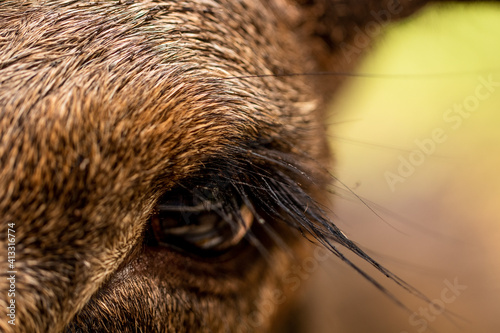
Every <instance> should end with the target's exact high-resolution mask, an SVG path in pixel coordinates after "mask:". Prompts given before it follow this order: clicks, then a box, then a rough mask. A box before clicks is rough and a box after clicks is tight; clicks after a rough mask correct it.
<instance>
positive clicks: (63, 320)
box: [0, 0, 425, 333]
mask: <svg viewBox="0 0 500 333" xmlns="http://www.w3.org/2000/svg"><path fill="white" fill-rule="evenodd" d="M424 2H425V1H417V0H413V1H411V0H406V1H405V0H402V1H398V2H395V1H392V0H387V1H373V0H353V1H336V0H309V1H304V0H267V1H264V0H262V1H260V0H239V1H236V0H184V1H170V0H165V1H156V0H144V1H134V0H132V1H75V0H48V1H36V0H31V1H30V0H27V1H21V0H20V1H11V0H7V1H2V2H0V114H1V116H0V163H1V164H0V166H1V168H0V221H1V223H0V235H1V238H0V244H1V248H2V251H4V252H3V253H5V249H7V247H8V246H11V245H8V244H7V243H15V245H13V246H14V247H15V265H14V267H15V269H14V270H15V271H16V273H15V274H14V273H9V271H12V269H10V268H9V267H8V261H7V258H6V257H5V256H4V255H3V254H2V261H1V262H0V290H1V297H0V317H1V320H0V330H1V331H2V332H6V333H10V332H265V331H272V332H278V331H279V330H284V331H287V332H291V331H292V329H291V328H290V327H289V326H286V324H287V320H289V319H290V318H291V317H290V316H293V315H295V314H294V312H293V309H294V308H295V306H296V304H294V302H295V301H296V299H295V298H294V296H293V293H292V292H291V291H290V290H287V289H286V288H284V286H283V285H282V284H283V281H282V279H281V276H282V275H283V274H284V273H285V272H286V271H287V270H289V269H290V267H291V265H292V264H293V262H294V260H297V258H298V257H300V256H302V255H305V254H306V253H307V252H306V249H307V247H305V246H304V244H307V243H308V241H309V240H312V241H315V242H317V243H320V244H323V245H324V246H325V247H326V248H328V249H329V250H331V251H332V252H333V253H335V254H336V255H337V256H339V257H340V258H341V259H342V260H344V261H346V262H349V261H348V260H347V259H346V258H345V257H344V256H343V255H342V253H341V252H340V251H339V250H338V249H337V248H336V245H335V244H334V243H338V244H340V245H342V246H344V247H346V248H347V249H349V250H351V251H353V252H355V253H356V254H358V255H359V256H361V257H363V258H364V259H366V260H367V261H369V262H370V263H372V264H373V265H375V266H376V267H377V268H378V269H379V270H381V271H382V272H384V273H385V274H386V275H388V276H390V277H392V278H393V279H394V280H395V281H397V282H398V283H400V284H402V285H403V286H405V287H407V286H406V285H404V283H403V282H402V281H400V280H398V279H397V278H396V277H395V276H393V275H392V274H391V273H390V272H388V271H387V270H385V269H384V268H382V267H381V266H379V265H378V264H377V263H376V262H375V261H373V260H372V259H371V258H370V257H369V256H368V255H366V254H365V253H363V252H362V251H361V250H360V249H359V248H358V247H357V246H356V245H355V244H354V243H353V242H351V241H350V240H349V239H347V238H346V237H345V236H344V235H343V233H342V232H341V231H340V230H339V229H338V228H337V227H336V226H335V225H334V224H333V223H332V222H331V221H330V220H329V218H328V216H327V214H326V213H325V210H326V209H325V208H323V207H324V205H325V204H327V201H328V200H327V196H326V192H327V191H326V188H327V185H328V183H329V181H330V179H331V178H332V177H331V176H330V175H329V174H328V172H326V171H325V170H326V168H327V167H328V163H329V160H330V156H329V153H328V148H327V143H326V135H325V128H324V121H323V120H324V119H323V117H324V114H323V110H324V105H325V104H326V101H327V99H328V97H329V95H328V94H329V93H327V92H326V91H327V90H328V91H329V92H331V90H332V88H331V87H332V86H331V85H330V86H329V88H328V89H325V78H324V77H323V76H321V77H319V76H314V75H295V74H306V73H317V72H321V71H340V70H349V68H348V67H341V65H340V62H339V61H337V60H338V58H339V56H340V55H341V52H342V50H341V48H340V45H341V44H342V43H344V44H346V45H348V44H349V43H351V42H352V40H353V39H354V38H355V36H356V31H358V29H357V28H359V27H362V26H364V25H365V24H366V23H368V22H370V21H373V13H374V12H377V13H379V12H380V11H386V12H387V10H388V8H397V11H392V12H390V13H391V14H390V15H386V16H387V19H396V18H399V17H403V16H406V15H409V14H411V13H413V12H414V11H415V10H417V9H418V8H419V7H420V6H421V5H422V4H423V3H424ZM387 13H389V12H387ZM353 56H354V55H353ZM353 60H354V59H353ZM336 83H337V81H335V82H333V85H335V84H336ZM207 226H209V227H207ZM9 230H10V231H9ZM11 234H13V235H14V236H15V237H14V238H15V241H14V242H11V240H9V241H8V242H7V239H11V237H10V236H9V237H8V236H7V235H11ZM303 236H304V237H303ZM14 238H12V239H14ZM349 263H350V262H349ZM351 265H352V266H353V267H355V266H354V265H353V264H351ZM355 268H356V267H355ZM356 269H357V268H356ZM360 272H361V271H360ZM361 273H362V272H361ZM12 274H14V275H15V290H14V291H13V292H14V295H13V296H12V295H10V293H9V290H11V289H12V288H11V281H10V280H8V279H7V278H10V277H11V276H12ZM362 274H364V273H362ZM365 276H366V277H367V278H368V279H371V278H370V277H369V276H368V275H366V274H365ZM371 281H372V282H373V283H375V284H377V283H376V282H375V281H374V280H372V279H371ZM380 288H381V287H380ZM407 288H409V287H407ZM276 290H280V291H282V294H281V295H280V297H279V298H280V300H282V301H280V302H278V303H276V304H274V306H272V307H269V306H267V307H266V311H261V312H259V313H260V314H261V316H260V317H259V318H252V320H250V319H249V318H251V315H252V314H253V313H255V310H256V309H260V308H262V307H263V306H264V305H265V304H269V302H268V301H267V300H269V299H270V298H271V299H272V298H276V297H277V296H276V295H274V294H273V293H274V292H275V291H276ZM11 293H12V290H11ZM11 300H14V302H12V301H11ZM11 304H15V316H14V317H12V316H11V317H8V314H9V313H12V311H10V310H9V308H8V307H9V306H10V305H11ZM9 320H12V322H11V323H9ZM12 323H15V325H13V324H12Z"/></svg>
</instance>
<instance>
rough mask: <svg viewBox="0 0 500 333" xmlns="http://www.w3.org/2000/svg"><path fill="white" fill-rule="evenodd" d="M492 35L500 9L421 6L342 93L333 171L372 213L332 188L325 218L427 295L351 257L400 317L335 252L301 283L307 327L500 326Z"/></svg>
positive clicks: (497, 81) (410, 332)
mask: <svg viewBox="0 0 500 333" xmlns="http://www.w3.org/2000/svg"><path fill="white" fill-rule="evenodd" d="M499 36H500V7H499V6H498V5H494V4H491V3H490V4H477V5H474V6H465V5H454V6H451V7H446V8H441V7H439V8H432V9H427V10H425V11H424V12H423V13H422V14H421V15H420V16H418V17H416V18H415V19H413V20H412V21H409V22H407V21H406V22H402V23H399V24H396V25H394V26H391V27H388V29H387V30H386V32H385V33H383V34H381V35H380V36H378V43H377V44H376V47H375V48H374V50H372V52H371V53H370V56H369V57H367V58H366V59H365V62H364V65H363V66H362V67H361V68H360V69H359V73H361V76H360V77H358V78H352V79H349V81H348V82H347V84H346V85H344V87H343V89H342V91H340V93H339V94H338V97H337V99H336V100H335V101H334V103H333V105H332V117H331V120H330V136H331V142H332V145H333V147H334V151H335V155H336V160H337V162H336V164H335V166H334V170H333V171H334V173H335V175H336V176H337V177H338V178H339V180H340V181H341V182H342V183H344V184H345V185H347V186H348V187H349V188H350V189H352V190H353V191H354V192H355V193H356V194H357V195H359V196H360V197H362V198H363V199H364V200H365V202H366V203H367V204H368V206H369V207H367V206H366V205H364V204H363V203H362V202H360V200H359V199H358V198H356V197H355V196H354V195H353V194H352V193H351V192H350V191H349V190H347V189H346V188H345V187H343V185H342V184H340V183H339V184H337V186H336V187H335V188H334V191H335V199H334V202H335V203H334V207H335V209H334V212H335V213H334V214H332V215H333V218H334V219H335V221H336V223H337V224H338V225H339V227H341V228H342V229H343V230H344V232H345V233H346V235H347V236H348V237H349V238H351V239H352V240H354V241H355V242H357V243H358V244H359V245H360V246H361V247H362V248H363V249H365V250H366V251H367V252H368V253H369V254H371V255H372V256H373V257H374V258H375V259H377V260H378V261H379V262H380V263H382V264H383V265H384V266H386V267H388V268H389V269H390V270H391V271H393V272H394V273H396V274H397V275H398V276H400V277H401V278H403V279H404V280H405V281H407V282H408V283H410V284H411V285H413V286H414V287H416V288H417V289H418V290H420V291H422V292H423V293H424V294H425V295H426V296H427V297H428V298H429V299H430V300H432V301H433V302H434V303H433V304H429V303H426V302H425V301H422V300H419V299H418V298H416V297H413V296H411V295H409V293H407V292H405V291H404V290H402V289H401V288H399V287H397V286H396V285H395V284H394V283H391V282H390V281H389V280H388V279H387V278H385V277H384V276H383V275H381V274H379V273H377V272H376V271H375V270H373V269H371V268H369V267H368V266H367V265H364V264H363V263H362V262H360V261H359V260H358V261H357V262H358V263H359V264H360V265H362V266H363V267H364V268H367V270H368V271H369V272H370V273H371V274H372V275H374V276H375V277H376V278H377V280H378V281H380V282H381V283H383V284H384V285H385V286H387V287H388V288H389V289H390V290H391V292H393V293H394V294H396V295H397V297H398V298H400V299H401V300H402V302H403V303H404V304H405V305H406V306H407V307H408V309H409V311H405V310H404V309H402V308H401V307H399V306H398V305H396V304H395V303H394V302H392V301H391V300H390V299H389V298H388V297H387V296H385V295H383V294H382V293H381V292H380V291H378V290H376V289H375V288H374V287H373V286H372V285H370V284H369V283H368V282H367V281H365V280H364V279H363V278H362V277H360V276H359V275H358V274H356V273H355V272H354V271H353V270H352V269H350V268H349V267H347V266H346V265H345V264H342V263H340V262H339V260H337V259H334V258H333V259H332V260H327V261H326V262H323V265H322V267H321V268H320V269H317V270H316V269H313V268H311V271H314V272H317V273H320V274H312V275H314V276H315V277H312V276H311V277H310V278H308V277H306V278H304V279H303V280H304V281H305V282H307V283H308V285H310V288H311V290H315V291H316V292H318V294H317V295H320V296H321V298H322V299H323V302H322V304H321V306H319V308H318V309H316V308H314V309H310V310H311V312H312V313H314V314H315V315H316V316H317V320H316V323H317V325H316V326H314V328H312V329H311V331H312V332H344V333H345V332H356V333H358V332H393V333H402V332H407V333H414V332H442V333H444V332H471V333H472V332H474V333H475V332H500V176H499V175H498V173H499V171H500V154H499V153H500V42H499ZM364 74H369V75H368V76H365V75H364ZM372 74H373V75H372ZM370 208H372V209H374V210H376V211H377V213H378V214H380V216H381V217H382V218H383V220H382V219H381V218H379V217H377V216H376V215H375V214H374V213H373V212H372V211H371V210H370ZM351 257H352V256H351ZM451 289H454V290H451ZM326 296H328V297H326ZM413 313H419V314H420V317H418V316H415V315H413ZM311 322H312V321H311Z"/></svg>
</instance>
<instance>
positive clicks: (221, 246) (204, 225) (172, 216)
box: [150, 182, 254, 255]
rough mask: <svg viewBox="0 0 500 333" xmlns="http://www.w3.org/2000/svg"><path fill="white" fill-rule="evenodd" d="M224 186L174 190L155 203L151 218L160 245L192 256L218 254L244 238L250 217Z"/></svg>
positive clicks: (153, 231)
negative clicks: (192, 254)
mask: <svg viewBox="0 0 500 333" xmlns="http://www.w3.org/2000/svg"><path fill="white" fill-rule="evenodd" d="M234 192H235V191H231V187H230V185H229V184H227V183H222V184H221V183H220V182H218V183H217V184H210V185H204V186H195V187H194V189H191V190H188V189H186V188H180V189H174V190H172V191H170V192H169V193H167V194H166V195H164V196H163V197H162V198H160V200H159V201H158V204H157V207H156V211H155V212H154V214H153V215H152V216H151V218H150V223H151V232H152V234H153V237H154V239H155V241H156V243H157V244H158V245H159V246H169V247H173V248H176V249H180V250H183V251H186V252H190V253H194V254H203V255H207V254H217V253H221V252H224V251H227V250H229V249H231V248H232V247H234V246H236V245H238V244H239V243H240V242H241V241H242V240H243V239H244V238H245V236H246V235H247V232H248V230H249V229H250V227H251V225H252V222H253V219H254V217H253V214H252V212H251V210H250V209H249V207H248V206H247V205H246V204H244V203H243V202H242V200H241V198H240V197H239V196H238V195H237V194H236V193H234Z"/></svg>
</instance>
